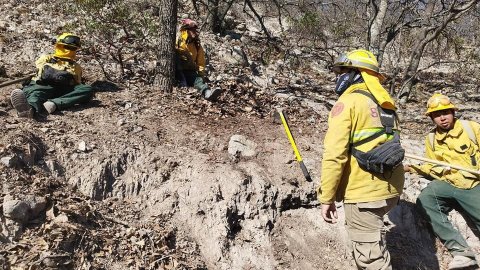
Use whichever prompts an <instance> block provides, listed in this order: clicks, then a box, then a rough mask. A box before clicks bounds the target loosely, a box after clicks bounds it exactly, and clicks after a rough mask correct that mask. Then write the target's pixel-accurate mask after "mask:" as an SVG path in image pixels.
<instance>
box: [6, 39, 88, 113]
mask: <svg viewBox="0 0 480 270" xmlns="http://www.w3.org/2000/svg"><path fill="white" fill-rule="evenodd" d="M80 48H81V42H80V37H78V36H77V35H75V34H72V33H63V34H61V35H59V36H58V37H57V39H56V42H55V45H54V53H53V54H50V55H43V56H41V57H40V58H39V59H38V60H37V61H36V62H35V66H36V67H37V74H36V76H34V77H33V78H32V79H31V81H30V82H29V83H28V84H27V85H26V86H25V87H24V88H23V89H15V90H13V91H12V94H11V102H12V105H13V107H14V108H15V109H16V110H17V114H18V116H19V117H28V118H32V117H33V116H34V114H43V113H45V112H46V113H48V114H51V113H53V112H55V111H57V110H62V109H65V108H68V107H71V106H74V105H76V104H80V103H86V102H88V101H90V100H91V98H92V96H93V91H92V88H91V86H89V85H85V84H82V68H81V67H80V65H79V64H78V63H77V62H76V60H77V55H76V53H77V51H78V50H79V49H80Z"/></svg>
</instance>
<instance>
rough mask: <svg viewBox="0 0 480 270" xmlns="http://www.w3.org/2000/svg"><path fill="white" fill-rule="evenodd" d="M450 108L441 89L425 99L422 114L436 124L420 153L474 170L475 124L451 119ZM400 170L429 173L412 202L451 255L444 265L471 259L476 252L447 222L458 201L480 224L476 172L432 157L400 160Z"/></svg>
mask: <svg viewBox="0 0 480 270" xmlns="http://www.w3.org/2000/svg"><path fill="white" fill-rule="evenodd" d="M455 110H457V108H456V107H455V105H454V104H453V103H452V102H451V101H450V99H449V98H448V97H447V96H445V95H442V94H438V93H436V94H434V95H433V96H432V97H431V98H430V99H429V101H428V104H427V111H426V113H425V114H426V115H427V116H429V117H430V118H431V119H432V121H433V123H434V124H435V128H434V130H433V131H432V132H430V133H429V135H428V136H427V138H426V140H425V149H426V151H425V156H426V157H427V158H429V159H433V160H438V161H441V162H444V163H448V164H453V165H457V166H460V167H463V168H467V169H471V170H477V171H478V170H479V169H480V164H479V163H480V151H479V146H478V142H479V141H480V124H478V123H476V122H473V121H465V120H459V119H456V118H455ZM405 171H408V172H412V173H418V174H420V175H422V176H424V177H426V178H429V179H433V181H431V182H430V183H429V184H428V185H427V187H426V188H424V189H423V190H422V192H421V193H420V195H419V197H418V198H417V205H418V206H420V209H422V211H423V212H424V214H425V215H426V217H427V219H428V221H429V222H430V224H431V225H432V228H433V231H434V233H435V234H436V235H437V237H438V238H439V239H440V241H441V242H442V243H443V244H444V245H445V247H446V248H447V249H448V251H449V252H450V254H452V255H453V256H454V257H453V260H452V261H451V262H450V264H449V268H448V269H464V268H467V267H471V266H474V265H476V264H477V261H476V260H475V253H474V252H473V251H472V249H471V248H470V247H469V246H468V244H467V242H466V241H465V238H463V236H462V235H461V234H460V232H459V231H458V230H456V229H455V228H454V227H453V226H452V223H451V222H450V221H449V219H448V213H449V212H450V211H451V210H452V209H453V208H454V207H457V210H461V211H462V212H464V213H465V214H466V215H467V216H468V217H469V218H470V219H471V220H472V221H473V223H474V224H475V225H476V227H477V229H478V230H480V186H479V185H478V183H479V181H480V178H479V175H475V174H472V173H470V172H468V171H462V170H457V169H452V168H447V167H445V166H441V165H435V164H432V163H425V164H421V165H405ZM458 207H459V208H458Z"/></svg>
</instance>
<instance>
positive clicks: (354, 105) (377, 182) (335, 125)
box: [317, 50, 404, 269]
mask: <svg viewBox="0 0 480 270" xmlns="http://www.w3.org/2000/svg"><path fill="white" fill-rule="evenodd" d="M333 71H334V72H335V73H336V74H337V85H336V87H335V92H336V93H337V94H338V95H339V96H340V97H339V98H338V100H337V102H336V103H335V105H334V107H333V108H332V110H331V111H330V114H329V118H328V131H327V133H326V135H325V139H324V148H325V149H324V153H323V159H322V170H321V181H320V185H319V187H318V188H317V194H318V200H319V201H320V202H321V204H322V206H321V211H322V217H323V219H324V220H325V221H327V222H331V223H335V222H336V219H337V218H338V215H337V209H336V206H335V201H343V202H344V208H345V227H346V230H347V233H348V236H349V240H350V243H349V244H351V248H352V253H353V257H354V259H355V263H356V265H357V267H358V269H392V267H391V263H390V254H389V253H388V251H387V249H386V244H385V235H384V230H383V226H384V223H383V217H384V215H386V214H387V213H388V212H389V211H390V210H391V209H392V208H393V207H394V206H395V205H396V204H397V203H398V199H399V196H400V195H401V193H402V190H403V184H404V172H403V168H402V166H397V167H395V168H394V169H393V170H392V171H391V172H389V173H386V174H377V173H371V172H368V171H366V170H364V169H362V168H360V166H359V164H358V162H357V159H356V158H355V157H354V156H353V155H352V153H351V148H352V144H354V143H356V142H359V141H361V140H364V139H367V138H369V137H371V138H374V139H372V140H370V141H368V142H366V143H364V144H362V145H359V146H358V147H357V148H358V150H361V151H369V150H371V149H372V148H374V147H375V146H378V145H380V144H382V143H384V142H387V141H389V140H391V139H392V135H388V134H382V135H381V136H375V137H373V136H374V135H375V134H377V133H378V134H380V133H379V132H381V131H382V130H384V127H383V125H382V123H381V120H380V116H379V109H378V107H377V103H375V102H374V101H373V100H372V98H369V97H368V96H366V95H364V94H361V93H360V92H358V90H362V91H365V92H368V93H370V95H371V96H373V97H374V98H375V99H376V101H377V102H378V105H379V106H381V107H382V108H385V109H389V110H395V109H396V107H395V104H394V101H393V100H392V98H391V97H390V95H389V94H388V92H387V91H386V90H385V89H384V88H383V87H382V86H381V84H380V83H381V80H383V79H384V78H383V76H382V75H381V74H380V73H379V67H378V63H377V60H376V58H375V56H374V55H373V54H372V53H371V52H369V51H367V50H353V51H350V52H347V53H345V54H342V55H341V56H340V57H339V58H338V59H337V60H336V61H335V63H334V65H333ZM398 132H399V131H398V127H397V123H395V126H394V133H398Z"/></svg>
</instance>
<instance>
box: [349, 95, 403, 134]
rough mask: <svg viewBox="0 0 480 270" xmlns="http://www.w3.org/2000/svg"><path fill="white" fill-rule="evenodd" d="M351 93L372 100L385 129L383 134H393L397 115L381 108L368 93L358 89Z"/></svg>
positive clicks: (392, 111)
mask: <svg viewBox="0 0 480 270" xmlns="http://www.w3.org/2000/svg"><path fill="white" fill-rule="evenodd" d="M352 93H359V94H362V95H364V96H366V97H368V98H370V99H371V100H373V102H375V104H377V108H378V113H379V115H380V121H381V123H382V126H383V128H384V129H385V133H387V134H390V135H391V134H393V128H394V127H395V122H396V120H397V113H396V112H395V111H394V110H389V109H385V108H382V107H381V106H380V104H379V103H378V101H377V99H376V98H375V97H374V96H373V95H372V93H370V92H368V91H365V90H360V89H358V90H355V91H353V92H352Z"/></svg>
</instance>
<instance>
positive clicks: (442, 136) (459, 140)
mask: <svg viewBox="0 0 480 270" xmlns="http://www.w3.org/2000/svg"><path fill="white" fill-rule="evenodd" d="M469 124H470V126H471V127H472V130H473V133H474V134H475V137H476V138H477V142H480V124H478V123H476V122H472V121H469ZM425 149H426V150H425V157H427V158H429V159H434V160H438V161H442V162H446V163H450V164H453V165H458V166H462V167H465V168H467V169H473V170H479V169H480V164H479V163H480V150H479V147H478V145H476V144H475V143H474V142H472V140H471V139H470V138H469V137H468V134H467V132H466V131H464V129H463V126H462V124H461V123H460V121H458V120H456V119H455V124H454V127H453V128H452V129H451V130H449V131H442V130H441V129H438V128H436V129H435V136H434V142H433V148H432V144H431V142H430V138H429V137H428V136H427V138H426V139H425ZM472 158H474V159H475V163H476V165H473V164H472ZM410 168H411V170H412V172H416V173H419V174H421V175H424V176H430V177H433V178H435V179H438V180H442V181H445V182H448V183H450V184H452V185H453V186H455V187H458V188H461V189H471V188H473V187H475V186H477V185H478V183H479V180H480V178H479V176H478V175H474V174H471V173H469V172H465V171H461V170H456V169H448V168H445V167H443V166H440V165H436V164H431V163H425V164H422V165H412V166H410Z"/></svg>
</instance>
